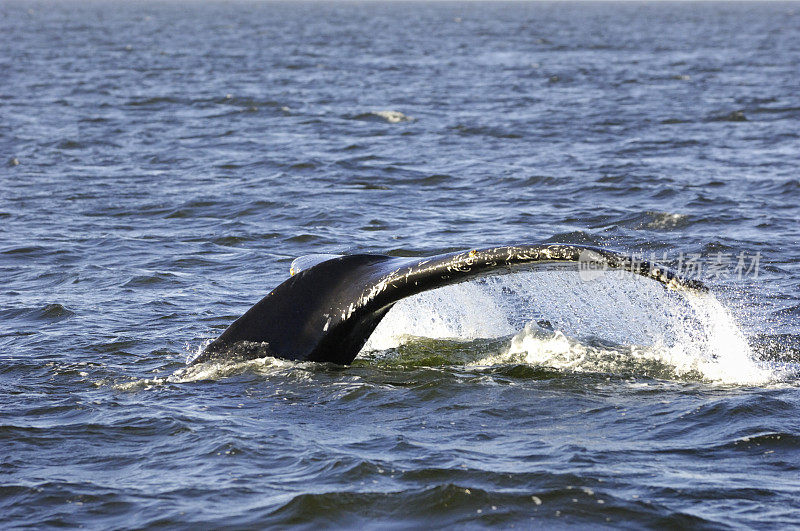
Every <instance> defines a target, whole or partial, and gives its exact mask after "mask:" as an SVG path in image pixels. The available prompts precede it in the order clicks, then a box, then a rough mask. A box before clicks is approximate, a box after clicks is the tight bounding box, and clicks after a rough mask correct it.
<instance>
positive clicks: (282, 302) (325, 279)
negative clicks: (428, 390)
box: [192, 244, 707, 365]
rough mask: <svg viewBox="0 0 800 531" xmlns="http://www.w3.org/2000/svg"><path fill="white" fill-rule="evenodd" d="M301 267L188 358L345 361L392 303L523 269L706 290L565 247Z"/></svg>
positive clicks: (601, 253) (659, 271) (668, 274)
mask: <svg viewBox="0 0 800 531" xmlns="http://www.w3.org/2000/svg"><path fill="white" fill-rule="evenodd" d="M324 258H328V256H327V255H326V256H323V257H321V259H324ZM312 261H313V260H312ZM305 266H307V267H304V268H302V269H300V270H299V271H298V272H296V273H294V271H293V273H294V274H293V275H292V276H291V277H290V278H289V279H287V280H286V281H285V282H283V283H282V284H281V285H279V286H278V287H276V288H275V289H274V290H273V291H272V292H271V293H269V294H268V295H267V296H266V297H264V298H263V299H261V301H259V302H258V303H257V304H256V305H255V306H253V307H252V308H250V309H249V310H248V311H247V312H246V313H245V314H244V315H242V316H241V317H240V318H239V319H237V320H236V321H234V322H233V323H232V324H231V325H230V326H229V327H228V328H227V329H226V330H225V331H224V332H223V333H222V335H220V336H219V337H218V338H217V339H216V340H214V341H213V342H211V343H210V344H209V345H208V346H207V347H206V349H205V350H204V351H203V352H202V353H201V354H200V355H199V356H198V357H197V358H195V359H194V360H193V361H192V363H200V362H204V361H208V360H212V359H216V358H244V359H253V358H258V357H263V356H274V357H277V358H283V359H289V360H301V361H317V362H332V363H338V364H341V365H347V364H349V363H351V362H352V361H353V359H355V357H356V355H357V354H358V352H359V351H360V350H361V348H362V347H363V346H364V344H365V343H366V341H367V339H368V338H369V336H370V334H372V332H373V330H375V327H377V326H378V323H379V322H380V321H381V319H383V317H384V316H385V315H386V313H387V312H388V311H389V310H390V309H391V308H392V306H393V305H394V304H395V303H396V302H397V301H399V300H401V299H404V298H406V297H409V296H411V295H416V294H417V293H421V292H423V291H427V290H431V289H435V288H439V287H442V286H447V285H450V284H457V283H460V282H465V281H468V280H471V279H474V278H477V277H481V276H487V275H497V274H504V273H511V272H514V271H518V270H523V269H525V270H529V269H551V268H562V267H568V268H580V269H581V270H583V269H584V268H585V269H586V270H588V271H590V270H592V269H619V270H626V271H629V272H631V273H635V274H638V275H642V276H644V277H647V278H650V279H652V280H655V281H657V282H660V283H661V284H662V285H664V286H665V287H666V288H672V289H688V290H697V291H707V288H706V287H705V286H704V285H703V284H702V283H701V282H699V281H697V280H691V279H686V278H682V277H680V276H679V275H678V274H676V273H674V272H673V271H671V270H669V269H668V268H666V267H663V266H660V265H658V264H655V263H651V262H647V261H644V260H635V259H633V258H632V257H630V256H625V255H623V254H621V253H617V252H614V251H609V250H606V249H601V248H598V247H590V246H583V245H568V244H542V245H527V244H526V245H514V246H508V247H491V248H488V249H480V250H467V251H462V252H456V253H448V254H441V255H437V256H431V257H425V258H398V257H391V256H386V255H373V254H354V255H348V256H341V257H336V258H332V259H328V260H324V261H322V262H320V263H317V264H316V265H310V262H306V263H305Z"/></svg>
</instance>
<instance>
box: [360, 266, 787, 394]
mask: <svg viewBox="0 0 800 531" xmlns="http://www.w3.org/2000/svg"><path fill="white" fill-rule="evenodd" d="M509 336H513V337H512V338H511V340H510V341H509V342H508V343H507V348H506V349H505V350H503V351H501V352H497V353H493V354H490V355H488V356H486V357H484V358H482V359H480V360H478V361H477V362H475V363H474V365H496V364H505V363H528V364H531V365H536V366H543V367H548V368H553V369H557V370H568V371H575V372H606V373H623V372H624V373H634V374H640V375H651V376H655V377H658V378H672V379H686V378H688V379H693V380H698V379H699V380H705V381H711V382H719V383H725V384H738V385H762V384H765V383H768V382H771V381H774V380H775V379H776V374H775V373H774V371H772V370H770V369H769V368H767V367H765V366H764V365H763V364H761V363H759V362H756V361H754V357H753V353H752V352H751V349H750V346H749V345H748V342H747V339H746V338H745V337H744V335H743V334H742V332H741V331H740V330H739V328H738V326H737V325H736V323H735V320H734V318H733V316H732V315H731V313H730V312H729V311H728V310H727V309H726V308H725V307H724V306H723V305H722V304H721V303H720V302H719V301H718V300H717V299H716V298H715V297H714V296H713V295H712V294H703V293H696V292H689V291H674V290H666V289H664V287H663V286H661V285H660V284H658V283H656V282H654V281H652V280H650V279H646V278H643V277H640V276H637V275H633V274H630V273H626V272H620V271H607V272H604V273H603V275H601V276H600V277H599V278H597V279H594V280H592V281H589V282H586V281H582V280H581V279H580V278H579V275H578V274H576V273H575V272H572V271H539V272H520V273H516V274H513V275H503V276H495V277H488V278H485V279H481V280H480V281H473V282H469V283H464V284H459V285H455V286H447V287H444V288H439V289H436V290H432V291H429V292H426V293H423V294H420V295H417V296H414V297H411V298H409V299H406V300H404V301H401V302H400V303H398V304H397V305H396V306H395V307H394V308H393V309H392V310H391V311H390V312H389V313H388V314H387V316H386V317H385V318H384V320H383V321H382V322H381V324H380V325H379V326H378V328H377V329H376V330H375V332H374V333H373V335H372V336H371V337H370V339H369V341H368V343H367V345H366V346H365V347H364V350H386V349H390V348H393V347H396V346H399V345H401V344H403V343H405V342H407V341H409V340H411V339H412V338H413V337H426V338H435V339H459V340H471V339H477V338H502V337H509Z"/></svg>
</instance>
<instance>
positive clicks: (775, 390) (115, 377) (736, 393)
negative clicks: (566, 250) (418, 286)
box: [0, 0, 800, 528]
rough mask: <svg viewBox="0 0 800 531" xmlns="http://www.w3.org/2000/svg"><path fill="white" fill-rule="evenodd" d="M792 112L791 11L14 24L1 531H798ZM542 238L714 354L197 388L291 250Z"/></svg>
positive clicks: (2, 17) (441, 353)
mask: <svg viewBox="0 0 800 531" xmlns="http://www.w3.org/2000/svg"><path fill="white" fill-rule="evenodd" d="M798 87H800V5H799V4H796V3H794V4H792V3H752V4H751V3H736V4H726V3H713V4H706V3H703V4H695V3H675V4H673V3H664V4H638V3H621V4H616V3H602V4H591V3H590V4H586V3H531V4H528V3H513V4H507V3H465V4H460V3H441V4H420V3H392V4H374V3H321V4H317V3H305V2H299V3H249V2H185V3H178V2H175V3H157V2H144V3H128V2H77V1H76V2H36V1H34V2H19V1H14V0H12V1H10V2H9V1H6V2H3V3H2V4H0V157H2V158H1V159H0V362H1V363H0V450H2V451H0V514H2V521H3V526H7V527H14V528H16V527H20V528H26V527H36V528H40V527H63V526H69V527H72V526H86V527H90V528H110V527H111V528H131V527H134V528H140V527H157V526H165V527H179V528H180V527H197V526H199V527H215V528H249V527H256V528H258V527H265V526H271V525H275V526H285V525H289V524H306V525H308V526H313V527H317V526H319V525H325V526H327V525H335V526H345V527H356V526H363V525H370V526H379V525H381V526H382V525H393V526H397V527H422V526H444V525H452V524H458V525H461V526H470V527H471V526H483V525H486V526H490V525H491V526H494V525H502V526H511V525H515V526H519V527H551V526H561V525H586V526H589V525H591V526H603V525H606V526H620V525H623V526H631V527H642V526H646V527H658V528H660V527H664V526H691V527H711V528H723V527H758V528H764V527H771V528H781V527H786V526H791V525H797V524H798V522H800V502H798V496H799V495H800V391H798V383H800V379H799V378H798V376H797V375H798V364H800V328H798V323H797V321H798V315H800V267H798V265H797V264H798V260H799V259H800V245H799V242H800V223H799V221H800V206H798V205H799V203H800V177H799V176H800V163H799V162H798V161H799V159H798V153H800V91H798ZM546 241H560V242H572V243H589V244H593V245H600V246H605V247H610V248H613V249H617V250H620V251H623V252H630V253H641V254H642V255H643V256H649V255H650V254H652V253H654V254H655V255H656V256H657V257H659V260H660V261H662V262H665V263H667V264H668V265H670V266H672V267H673V268H681V267H683V266H685V265H686V261H687V259H688V258H689V257H694V258H693V260H694V263H700V264H702V265H703V267H702V268H699V269H695V270H694V271H693V273H694V276H696V277H698V278H701V279H703V280H705V281H706V282H707V283H708V284H709V285H710V286H711V287H712V290H713V291H714V294H715V296H716V299H718V300H719V301H720V303H719V304H718V303H716V302H715V303H713V304H712V303H708V304H706V305H705V306H703V307H704V308H710V310H709V312H708V314H707V319H706V321H708V322H709V323H711V324H713V325H714V326H712V327H711V328H712V329H713V330H714V331H716V332H714V333H713V334H711V335H709V336H707V337H706V338H705V340H704V342H699V343H698V342H696V341H693V340H687V341H684V342H683V343H681V344H680V345H678V346H680V347H681V348H678V349H677V350H675V349H673V350H669V351H656V350H652V349H651V350H644V351H640V350H637V349H636V348H634V347H630V348H628V350H625V349H622V350H620V349H617V350H613V349H612V350H608V349H605V350H604V349H602V348H599V347H597V348H595V347H596V345H595V347H592V345H590V344H587V343H585V342H583V343H581V342H580V341H578V340H577V339H575V338H568V337H566V336H563V335H562V336H557V335H556V336H552V335H551V336H542V335H541V334H540V335H536V334H535V333H528V335H525V334H526V333H527V332H525V331H520V334H521V335H517V336H516V338H515V340H514V341H516V342H514V341H512V340H511V339H510V338H506V339H504V340H497V341H495V342H489V343H486V342H485V341H483V340H478V341H477V342H476V341H473V340H470V341H458V340H445V339H441V338H439V339H423V338H417V339H415V340H411V341H409V342H406V343H404V344H396V345H388V346H384V347H381V348H377V347H376V350H371V351H369V352H365V353H364V354H363V355H362V356H361V357H360V358H359V359H358V360H357V361H356V363H355V364H354V365H353V366H351V367H337V366H328V365H316V364H308V363H306V364H297V363H291V362H283V361H279V360H274V359H270V358H265V359H262V360H257V361H255V362H249V363H238V364H237V363H227V364H226V363H219V364H208V365H205V366H202V367H200V368H199V369H197V368H193V369H191V370H188V369H186V368H185V367H186V365H185V362H186V359H187V358H190V357H191V356H192V355H193V354H194V353H196V352H198V350H199V349H200V348H201V347H202V345H204V344H205V343H206V342H207V341H208V340H210V339H211V338H213V337H216V336H217V335H218V334H219V333H220V332H221V331H222V330H223V329H224V328H225V327H226V326H227V325H228V324H229V323H230V322H231V321H232V320H233V319H235V318H236V317H238V316H239V315H241V313H243V312H244V311H245V310H246V309H247V308H249V307H250V305H252V304H253V303H254V302H256V301H257V300H259V299H260V298H261V297H262V296H263V295H265V294H266V293H267V292H268V291H269V290H270V289H272V288H273V287H274V286H276V285H277V284H279V283H280V282H281V281H282V280H283V279H285V278H286V276H287V273H288V268H289V264H290V263H291V261H292V259H294V258H295V257H298V256H301V255H305V254H311V253H348V252H380V253H390V254H395V255H403V256H417V255H420V256H422V255H426V254H434V253H440V252H445V251H450V250H458V249H465V248H477V247H485V246H491V245H496V244H510V243H516V242H546ZM756 257H757V263H754V261H756ZM740 260H741V261H742V264H743V265H745V266H746V269H749V271H746V270H745V271H742V270H741V269H740V270H739V271H737V270H736V267H737V265H738V264H739V261H740ZM714 263H719V264H721V265H723V266H724V267H722V268H720V267H717V268H716V269H714V268H713V267H711V264H714ZM720 273H721V274H720ZM742 273H744V274H742ZM549 286H550V288H549V289H551V293H554V295H553V296H552V297H551V298H550V300H554V301H555V302H556V303H557V302H558V301H560V300H561V296H560V295H559V290H566V289H567V288H562V287H560V286H562V285H561V284H555V285H553V284H550V285H549ZM554 286H555V287H554ZM465 289H466V288H465ZM543 289H544V288H543ZM613 291H614V289H607V291H606V293H605V294H604V295H602V294H601V295H602V296H597V297H594V298H593V299H591V301H589V302H590V303H591V305H592V310H591V311H590V315H601V314H602V315H605V316H606V317H609V318H612V319H611V321H613V320H614V319H616V322H618V323H619V322H621V323H624V326H623V325H619V326H617V325H614V326H612V325H609V326H605V327H600V330H601V332H602V331H603V330H605V331H608V332H609V333H610V332H616V333H617V336H619V335H620V332H625V333H628V332H631V333H634V332H636V330H635V328H636V327H638V326H645V324H643V321H642V320H641V312H639V313H637V312H634V311H632V310H630V309H627V307H626V306H624V305H620V304H619V303H613V304H612V303H611V302H609V301H610V299H609V297H610V296H611V295H610V294H611V292H613ZM464 293H466V295H469V292H461V294H462V295H464ZM434 302H435V301H434ZM450 302H452V300H451V301H450ZM424 303H425V301H423V303H422V304H418V306H416V307H415V308H416V309H415V310H414V315H412V317H414V316H416V317H420V316H422V317H423V320H424V319H425V318H427V316H428V313H426V312H434V313H435V311H436V308H430V307H429V306H425V304H424ZM428 303H431V301H430V300H429V301H428ZM704 304H705V303H704ZM450 306H451V308H450V310H452V309H453V308H452V306H453V304H451V305H450ZM455 306H457V307H460V308H461V309H462V310H464V312H465V314H466V316H467V317H465V318H467V319H472V320H473V321H478V322H482V323H483V324H484V325H485V324H487V322H488V321H485V319H484V315H483V312H482V309H481V308H474V307H470V305H469V304H455ZM553 306H554V307H556V306H559V305H558V304H554V305H553ZM568 308H569V307H568ZM448 311H449V310H448ZM554 311H555V310H554ZM587 311H588V310H587ZM586 321H589V320H588V319H587V320H584V322H586ZM700 321H703V319H700ZM396 322H400V321H396ZM709 323H700V325H702V326H706V325H708V326H711V325H709ZM714 323H717V324H719V323H722V325H720V326H717V324H714ZM595 324H596V323H595ZM695 325H697V323H694V324H692V325H691V326H695ZM700 325H698V326H700ZM686 326H687V327H689V326H690V323H688V322H687V323H686ZM444 335H445V336H446V335H447V334H444ZM623 335H624V334H623ZM624 339H625V338H623V341H622V343H626V341H624ZM509 341H511V343H509ZM617 342H618V343H619V342H620V340H619V338H618V339H617ZM512 343H513V344H512ZM627 343H630V344H631V345H633V344H634V343H635V341H634V340H633V339H632V338H631V339H630V341H628V342H627ZM509 345H511V347H510V346H509ZM514 345H516V347H515V346H514ZM626 348H627V347H626ZM515 349H516V350H515ZM612 351H613V352H612ZM610 352H612V354H613V355H611V354H609V353H610ZM609 356H610V357H609Z"/></svg>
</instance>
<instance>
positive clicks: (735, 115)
mask: <svg viewBox="0 0 800 531" xmlns="http://www.w3.org/2000/svg"><path fill="white" fill-rule="evenodd" d="M708 121H709V122H746V121H747V116H745V114H744V111H731V112H729V113H724V114H716V115H713V116H710V117H709V118H708Z"/></svg>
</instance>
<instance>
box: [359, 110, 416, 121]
mask: <svg viewBox="0 0 800 531" xmlns="http://www.w3.org/2000/svg"><path fill="white" fill-rule="evenodd" d="M352 118H353V119H354V120H362V121H367V122H369V121H374V122H388V123H390V124H398V123H401V122H413V121H414V120H415V118H414V117H412V116H408V115H405V114H403V113H401V112H400V111H371V112H366V113H362V114H357V115H355V116H353V117H352Z"/></svg>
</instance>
